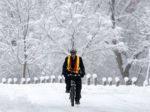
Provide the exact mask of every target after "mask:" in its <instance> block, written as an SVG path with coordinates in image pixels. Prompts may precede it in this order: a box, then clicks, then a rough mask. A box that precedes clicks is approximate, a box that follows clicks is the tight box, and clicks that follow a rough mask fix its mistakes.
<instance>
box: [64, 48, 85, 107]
mask: <svg viewBox="0 0 150 112" xmlns="http://www.w3.org/2000/svg"><path fill="white" fill-rule="evenodd" d="M70 54H71V55H69V56H67V57H66V58H65V62H64V64H63V72H62V74H63V75H64V77H65V83H66V93H69V91H70V87H71V78H70V77H69V75H70V74H71V75H75V76H77V77H76V78H74V81H75V84H76V98H75V102H76V104H80V98H81V89H82V80H81V78H83V77H84V75H85V68H84V64H83V61H82V58H81V57H80V56H78V55H76V50H75V49H72V50H71V51H70Z"/></svg>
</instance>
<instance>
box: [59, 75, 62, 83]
mask: <svg viewBox="0 0 150 112" xmlns="http://www.w3.org/2000/svg"><path fill="white" fill-rule="evenodd" d="M58 82H59V83H62V76H61V75H59V76H58Z"/></svg>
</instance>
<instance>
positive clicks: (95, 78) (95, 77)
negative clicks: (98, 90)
mask: <svg viewBox="0 0 150 112" xmlns="http://www.w3.org/2000/svg"><path fill="white" fill-rule="evenodd" d="M93 83H94V85H95V86H96V85H97V74H93Z"/></svg>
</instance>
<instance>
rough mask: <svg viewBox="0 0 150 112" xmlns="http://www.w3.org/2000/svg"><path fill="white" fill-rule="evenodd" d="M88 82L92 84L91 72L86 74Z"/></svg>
mask: <svg viewBox="0 0 150 112" xmlns="http://www.w3.org/2000/svg"><path fill="white" fill-rule="evenodd" d="M86 84H87V85H90V84H91V74H87V75H86Z"/></svg>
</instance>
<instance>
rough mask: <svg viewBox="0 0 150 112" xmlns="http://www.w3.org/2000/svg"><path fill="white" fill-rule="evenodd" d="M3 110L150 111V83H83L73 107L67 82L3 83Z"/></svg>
mask: <svg viewBox="0 0 150 112" xmlns="http://www.w3.org/2000/svg"><path fill="white" fill-rule="evenodd" d="M0 112H150V87H149V86H146V87H136V86H119V87H115V86H100V85H98V86H94V85H90V86H87V85H83V87H82V99H81V104H80V105H75V107H71V105H70V101H69V94H67V93H65V84H64V83H62V84H59V83H53V84H52V83H47V84H28V85H23V84H22V85H15V84H14V85H13V84H0Z"/></svg>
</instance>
